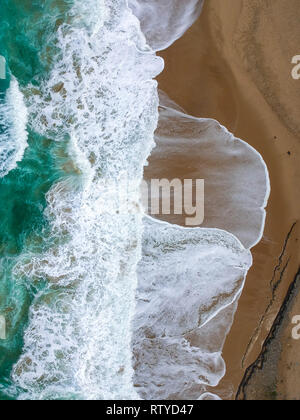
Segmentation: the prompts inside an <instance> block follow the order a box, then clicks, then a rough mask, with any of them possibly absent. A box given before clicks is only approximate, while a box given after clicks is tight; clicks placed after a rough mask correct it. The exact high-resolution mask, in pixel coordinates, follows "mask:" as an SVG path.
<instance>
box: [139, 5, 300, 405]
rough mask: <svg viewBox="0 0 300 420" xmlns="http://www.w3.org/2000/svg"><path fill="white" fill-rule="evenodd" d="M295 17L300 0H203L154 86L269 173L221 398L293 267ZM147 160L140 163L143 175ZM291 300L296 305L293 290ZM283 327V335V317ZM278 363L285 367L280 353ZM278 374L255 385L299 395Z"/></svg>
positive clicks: (242, 367) (251, 358) (232, 392)
mask: <svg viewBox="0 0 300 420" xmlns="http://www.w3.org/2000/svg"><path fill="white" fill-rule="evenodd" d="M299 19H300V8H299V0H251V1H247V0H208V1H206V2H205V5H204V9H203V12H202V15H201V16H200V18H199V19H198V21H197V22H196V23H195V24H194V25H193V26H192V27H191V28H190V29H189V31H188V32H187V33H186V34H185V35H184V36H183V37H182V38H181V39H179V40H178V41H177V42H176V43H175V44H173V45H172V46H171V47H169V48H168V49H167V50H165V51H163V52H161V53H160V55H161V56H162V57H163V58H164V60H165V63H166V68H165V71H164V72H163V73H162V74H161V75H160V76H159V79H158V80H159V87H160V89H161V90H163V91H164V92H166V93H167V94H168V96H169V97H170V98H172V100H174V101H175V102H176V103H177V104H178V105H180V106H181V107H182V108H183V109H184V110H185V111H186V112H187V113H188V114H191V115H194V116H197V117H202V118H213V119H216V120H217V121H219V122H220V123H221V124H222V125H224V126H225V127H226V128H227V129H228V130H230V131H231V132H232V133H233V134H234V135H235V136H236V137H238V138H241V139H243V140H245V141H246V142H247V143H249V144H250V145H251V146H253V147H254V148H255V149H256V150H257V151H258V152H259V153H261V155H262V156H263V158H264V160H265V162H266V164H267V166H268V169H269V172H270V181H271V189H272V191H271V196H270V200H269V204H268V207H267V220H266V227H265V232H264V235H263V238H262V241H261V242H260V243H259V244H258V245H257V246H256V247H255V248H253V250H252V251H253V257H254V264H253V267H252V269H251V270H250V272H249V274H248V277H247V282H246V286H245V288H244V292H243V295H242V297H241V299H240V302H239V307H238V311H237V313H236V317H235V321H234V324H233V327H232V329H231V332H230V333H229V335H228V337H227V341H226V344H225V348H224V358H225V362H226V365H227V373H226V375H225V377H224V379H223V380H222V382H221V383H220V385H219V386H218V387H217V389H214V390H212V392H214V393H217V394H218V395H219V396H220V397H222V398H223V399H234V398H235V397H236V394H237V391H238V388H239V385H240V383H241V381H242V379H243V377H244V374H245V371H246V369H247V368H248V367H249V366H250V365H251V364H252V363H253V362H255V360H257V358H258V356H259V354H260V352H261V350H262V346H263V343H264V342H265V340H266V337H267V336H268V334H269V333H270V330H271V328H272V325H273V323H274V320H275V318H276V316H277V314H278V312H279V310H280V308H281V305H282V303H283V301H284V299H285V298H286V295H287V293H288V290H289V286H290V285H291V283H292V282H293V281H294V278H295V276H296V273H297V272H298V269H299V263H300V259H299V229H300V227H299V210H300V206H299V201H300V200H299V181H300V173H299V166H300V165H299V151H300V150H299V148H300V119H299V106H300V80H294V79H293V78H292V75H291V71H292V68H293V64H291V60H292V58H293V57H294V56H295V55H298V54H300V45H299V41H300V26H299ZM153 159H155V157H152V158H150V159H149V166H148V167H147V168H146V170H145V177H146V178H149V179H150V178H151V168H152V167H154V166H155V161H154V160H153ZM170 159H172V157H170ZM168 167H172V162H171V163H170V162H169V164H168ZM167 175H168V174H166V177H168V176H167ZM178 175H180V174H178ZM181 175H184V174H181ZM199 176H200V177H201V175H200V174H199ZM220 211H221V210H220ZM298 300H299V298H298ZM295 302H296V303H294V304H293V305H294V306H293V308H294V309H293V310H294V311H295V307H296V308H297V307H298V308H299V314H300V304H299V302H297V296H296V298H295ZM295 305H296V306H295ZM286 329H287V331H286V332H285V334H286V335H287V336H289V329H292V326H291V324H290V323H289V322H287V325H286ZM285 345H289V346H294V348H293V354H294V356H293V357H298V358H299V362H300V357H299V354H300V351H299V350H300V342H299V341H295V340H292V341H290V340H288V339H286V340H283V341H282V342H281V346H282V348H283V351H282V357H283V358H284V357H287V358H288V357H290V354H291V352H285ZM296 347H297V349H298V350H297V349H295V348H296ZM297 355H298V356H297ZM294 362H295V361H294ZM287 363H289V362H288V361H287ZM295 363H296V362H295ZM277 365H278V364H277ZM277 365H276V369H277V368H278V371H279V370H280V369H281V370H282V369H285V368H284V366H285V362H284V360H283V362H282V358H281V364H280V366H279V365H278V366H277ZM284 375H285V379H284V380H281V384H280V387H281V388H280V391H279V394H277V390H275V391H272V390H271V391H270V390H264V389H263V390H262V395H263V397H264V395H265V399H268V396H270V395H271V396H273V397H274V396H276V395H281V397H282V398H283V397H284V398H286V399H289V398H291V399H292V398H293V399H295V398H297V397H298V399H300V391H299V392H298V395H295V392H294V385H295V381H296V382H297V381H298V382H299V375H298V379H297V380H296V379H295V377H294V376H295V375H297V373H296V371H294V376H293V371H291V370H289V371H286V372H285V373H284ZM298 382H297V383H298ZM291 384H293V386H291ZM275 385H276V386H277V384H275ZM283 388H284V389H283ZM298 389H299V386H298ZM292 390H293V391H292ZM268 392H269V394H268ZM270 392H271V394H270ZM263 397H262V399H264V398H263ZM248 398H249V399H251V397H250V396H248Z"/></svg>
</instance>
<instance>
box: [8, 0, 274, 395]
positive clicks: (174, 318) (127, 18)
mask: <svg viewBox="0 0 300 420" xmlns="http://www.w3.org/2000/svg"><path fill="white" fill-rule="evenodd" d="M65 3H66V5H65V6H66V7H65V8H64V10H63V12H62V11H61V10H59V13H58V12H57V11H55V8H54V7H53V14H52V15H51V16H52V19H53V21H54V22H55V25H54V26H53V27H54V28H55V31H49V32H47V36H46V37H45V39H44V40H43V41H44V42H45V45H46V47H45V50H44V51H43V53H42V54H40V58H41V59H43V60H44V63H45V66H44V69H45V68H46V71H44V72H43V73H41V74H38V75H34V77H33V78H32V79H31V78H30V77H28V78H27V79H28V80H25V81H24V80H23V83H22V86H20V85H19V83H18V81H17V76H14V75H12V76H11V80H10V86H9V88H8V89H7V91H6V94H5V96H4V100H3V104H2V105H0V117H1V118H3V121H5V122H6V126H7V129H6V130H4V134H3V135H2V137H1V136H0V174H1V176H2V177H3V179H4V180H5V181H3V182H6V183H7V185H10V183H13V180H14V178H13V177H14V174H15V173H16V172H15V171H18V170H19V171H23V172H21V174H23V173H25V174H28V172H29V170H28V168H27V167H26V166H24V168H23V167H22V166H20V164H18V162H21V161H22V164H23V165H26V164H27V165H30V164H33V163H34V162H35V163H34V165H36V167H37V168H40V166H38V165H37V164H36V161H34V160H33V158H32V156H31V155H30V151H32V149H33V148H34V147H36V148H37V150H38V152H39V153H40V154H41V155H42V156H43V159H44V161H45V162H46V163H47V164H46V167H47V165H50V163H49V155H50V154H51V160H50V162H51V165H52V166H53V167H54V169H53V172H54V175H53V174H52V175H51V176H50V175H49V174H48V173H47V174H44V172H43V171H46V170H45V169H43V170H41V173H40V174H39V173H38V172H36V173H35V175H36V177H37V178H42V177H43V176H45V177H46V178H47V183H46V184H45V185H46V187H44V186H43V189H42V190H41V189H40V188H37V190H34V196H36V195H37V194H40V195H41V196H42V197H45V200H44V201H45V202H43V199H42V198H41V199H40V202H38V204H37V209H38V211H39V212H40V217H41V220H43V222H42V223H41V222H39V224H38V226H39V228H36V230H35V232H34V234H31V235H28V236H26V238H25V239H24V241H23V242H22V247H20V251H19V250H18V252H17V251H16V250H14V252H11V251H10V253H7V254H5V255H4V254H3V255H4V256H2V262H1V272H2V275H3V280H2V284H1V282H0V291H1V293H4V294H5V293H6V294H7V298H6V300H3V302H2V301H0V309H1V310H5V311H6V313H7V314H8V318H9V320H10V325H13V326H14V328H11V329H9V328H8V330H11V333H10V332H9V337H8V340H7V343H4V344H3V345H2V343H0V364H1V361H2V363H3V364H4V363H7V366H9V367H5V369H3V372H1V376H0V391H1V395H6V396H7V397H8V398H12V399H21V400H24V399H33V400H39V399H40V400H43V399H52V400H53V399H83V400H99V399H120V400H122V399H123V400H126V399H139V398H145V399H168V398H182V399H185V398H186V399H190V398H196V399H218V397H217V396H215V395H213V394H211V393H208V392H207V387H208V386H210V387H214V386H216V385H217V384H218V383H219V381H220V380H221V378H222V377H223V376H224V374H225V371H226V367H225V363H224V361H223V359H222V348H223V345H224V342H225V339H226V335H227V334H228V331H229V330H230V327H231V325H232V322H233V317H234V313H235V310H236V307H237V302H238V299H239V296H240V294H241V292H242V290H243V286H244V282H245V278H246V275H247V272H248V270H249V268H250V267H251V264H252V256H251V252H250V248H251V247H252V246H253V245H254V244H256V243H257V242H258V241H259V240H260V238H261V236H262V232H263V226H264V222H265V206H266V203H267V198H268V195H269V192H270V185H269V179H268V172H267V168H266V166H265V164H264V162H263V160H262V158H261V156H260V155H259V154H258V153H257V152H256V151H254V150H253V149H252V148H250V146H248V145H247V144H246V143H245V142H243V141H242V140H240V139H236V138H235V137H234V136H233V135H231V134H230V133H228V131H227V130H226V128H224V127H222V126H220V125H219V124H218V123H217V122H216V121H213V120H205V119H196V118H194V117H192V116H188V115H187V114H186V113H185V112H184V110H182V109H181V108H179V107H178V106H177V105H176V104H175V103H173V102H172V100H171V99H169V98H167V97H166V96H165V95H163V94H161V95H160V99H159V94H158V87H157V82H156V81H155V80H154V79H155V77H156V76H157V75H158V74H159V73H160V72H162V71H163V67H164V63H163V60H162V59H161V58H160V57H158V56H157V55H156V52H157V51H159V50H161V49H164V48H167V47H168V46H169V45H171V44H172V43H173V42H174V41H175V40H176V39H178V38H179V37H180V36H182V34H183V33H184V32H185V31H186V30H187V29H188V27H189V26H191V24H192V23H193V22H194V21H195V20H196V19H197V18H198V16H199V15H200V13H201V9H202V5H203V2H202V1H195V0H191V1H189V2H187V4H186V8H184V10H183V6H182V2H180V1H175V2H174V4H175V3H176V5H175V6H176V7H175V6H174V4H173V3H172V2H170V1H168V7H165V8H163V9H161V8H160V7H158V2H157V1H154V0H153V1H147V2H142V1H137V0H130V1H129V2H127V1H125V0H87V1H85V2H81V1H79V0H75V1H74V2H71V1H66V2H65ZM171 3H172V4H173V6H174V7H173V8H172V7H171ZM47 6H48V7H49V8H50V10H52V9H51V6H52V3H51V1H49V2H47ZM154 11H155V13H154ZM171 11H172V12H171ZM42 13H43V11H40V10H39V11H38V12H37V14H36V19H37V23H39V22H40V21H39V19H41V17H40V16H41V15H42ZM162 15H163V16H164V17H165V22H167V24H166V25H165V26H164V28H165V30H164V31H162V30H161V29H160V31H158V26H160V25H159V23H160V22H161V21H160V20H159V16H160V17H161V16H162ZM149 16H151V19H152V20H151V19H150V18H149ZM48 29H49V28H48ZM8 62H9V60H8ZM16 109H17V110H18V111H16ZM4 115H5V117H4ZM17 115H19V116H21V118H17ZM2 116H3V117H2ZM155 133H156V134H155ZM32 138H33V139H34V140H32ZM41 139H42V140H41ZM209 139H213V140H212V141H211V142H209ZM189 141H190V142H191V144H192V146H191V147H195V151H196V150H197V153H198V154H196V155H195V156H196V160H197V161H198V160H200V159H201V158H202V159H209V160H211V159H215V161H216V175H214V176H215V177H216V178H214V180H213V181H211V184H212V185H216V182H219V187H218V189H217V195H215V196H213V192H212V190H211V191H210V190H209V200H210V201H211V203H212V207H213V206H214V207H216V206H220V207H221V206H222V207H224V205H227V206H228V211H227V212H226V214H227V217H226V218H225V220H224V219H222V220H220V219H219V218H218V217H214V216H213V215H210V214H209V216H208V217H209V223H210V225H209V226H205V227H203V228H183V227H180V226H177V225H171V224H169V223H165V222H162V221H158V220H155V219H152V218H150V217H148V216H145V214H144V212H143V209H142V206H141V197H140V184H141V182H142V180H143V173H144V167H145V165H146V164H147V159H148V158H149V156H150V155H151V153H153V154H154V155H155V153H156V150H157V149H156V148H157V147H158V145H160V144H162V147H163V148H164V149H163V153H164V154H165V156H168V153H169V152H170V147H172V148H173V151H174V150H175V151H177V153H179V154H181V153H183V154H184V145H186V144H187V142H189ZM43 145H46V147H48V149H49V150H48V154H49V155H47V157H45V156H44V153H45V152H44V150H43V151H40V148H42V147H44V146H43ZM49 145H51V147H50V146H49ZM201 147H202V150H203V155H202V152H201ZM26 153H27V154H26ZM39 156H40V155H39ZM221 156H223V158H221ZM232 156H235V158H236V159H237V164H236V166H235V167H231V166H230V164H229V161H230V158H231V157H232ZM219 158H220V160H221V161H222V165H221V166H219V167H217V163H218V159H219ZM47 159H48V160H47ZM53 162H54V163H53ZM52 166H51V167H52ZM249 174H255V176H254V177H252V180H253V184H252V185H250V186H249V190H251V191H253V185H259V188H258V189H257V192H255V193H252V194H251V195H250V196H249V191H247V190H244V189H243V188H241V187H240V186H241V182H243V179H241V176H242V177H244V179H247V177H248V176H249ZM205 176H206V177H207V178H208V179H212V177H213V175H212V174H211V173H210V172H208V173H207V174H205ZM10 177H11V178H10ZM124 177H126V178H127V179H129V180H130V188H129V189H127V190H125V191H124V197H122V200H120V199H119V197H118V196H117V195H116V191H115V190H114V189H113V188H111V185H112V184H113V183H115V184H116V185H117V184H120V183H122V181H123V180H124ZM158 177H159V175H158ZM187 178H189V176H187ZM24 179H25V180H26V177H25V178H24ZM215 179H217V181H216V180H215ZM106 181H109V182H106ZM14 182H15V181H14ZM208 182H209V181H208ZM222 182H223V183H224V184H222ZM224 185H226V186H228V185H231V190H230V196H231V197H232V200H231V201H229V202H228V201H226V203H224V202H223V201H222V199H223V198H222V194H221V193H220V191H221V190H222V189H223V188H224ZM32 189H33V186H32ZM44 190H45V191H44ZM40 195H38V197H40ZM246 197H247V200H244V199H243V198H246ZM124 200H125V201H126V202H127V203H129V208H132V209H135V211H132V212H130V213H127V214H126V213H125V214H124V212H123V211H122V208H121V207H122V205H123V203H124ZM231 209H234V212H233V213H231ZM38 220H39V219H38ZM23 236H24V235H23ZM0 250H1V248H0ZM1 287H2V288H1ZM8 290H10V292H8ZM21 301H22V305H21V307H20V306H19V307H18V304H19V303H20V302H21ZM12 302H13V303H12ZM10 308H13V309H10ZM14 308H15V309H14ZM14 311H15V312H14ZM21 320H22V321H21ZM13 330H15V331H17V330H18V340H19V341H18V342H17V339H16V338H15V337H16V336H13ZM20 337H21V339H20ZM20 343H21V344H20ZM12 349H13V350H12ZM16 349H17V350H16ZM9 351H11V353H13V355H12V356H11V360H13V363H11V365H9V363H8V362H6V359H5V354H4V353H5V352H9Z"/></svg>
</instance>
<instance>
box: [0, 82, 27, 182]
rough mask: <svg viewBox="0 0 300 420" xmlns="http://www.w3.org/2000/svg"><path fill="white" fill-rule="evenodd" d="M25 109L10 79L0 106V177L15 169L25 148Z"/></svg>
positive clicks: (18, 89)
mask: <svg viewBox="0 0 300 420" xmlns="http://www.w3.org/2000/svg"><path fill="white" fill-rule="evenodd" d="M27 120H28V114H27V108H26V106H25V103H24V97H23V94H22V93H21V91H20V88H19V84H18V82H17V80H16V79H15V78H12V80H11V82H10V86H9V88H8V89H7V91H6V94H5V99H4V102H3V103H2V104H0V121H1V126H2V127H1V133H0V177H4V176H5V175H7V174H8V173H9V172H10V171H11V170H13V169H15V168H16V166H17V163H18V162H20V161H21V160H22V158H23V156H24V152H25V149H26V148H27V146H28V144H27V137H28V133H27V129H26V127H27Z"/></svg>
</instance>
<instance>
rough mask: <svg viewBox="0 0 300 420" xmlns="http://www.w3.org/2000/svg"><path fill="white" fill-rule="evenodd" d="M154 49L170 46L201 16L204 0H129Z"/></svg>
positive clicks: (159, 49)
mask: <svg viewBox="0 0 300 420" xmlns="http://www.w3.org/2000/svg"><path fill="white" fill-rule="evenodd" d="M128 3H129V6H130V7H131V8H132V10H133V12H134V14H135V15H136V16H137V17H138V18H139V20H140V22H141V28H142V31H143V33H144V34H145V36H146V39H147V42H148V44H149V45H150V46H151V47H152V49H153V50H154V51H161V50H164V49H166V48H168V47H169V46H170V45H171V44H173V43H174V42H175V41H176V40H177V39H179V38H180V37H181V36H182V35H183V34H184V33H185V32H186V31H187V30H188V29H189V27H190V26H192V24H193V23H194V22H195V21H196V20H197V19H198V17H199V16H200V13H201V10H202V6H203V3H204V1H203V0H184V1H183V0H129V1H128Z"/></svg>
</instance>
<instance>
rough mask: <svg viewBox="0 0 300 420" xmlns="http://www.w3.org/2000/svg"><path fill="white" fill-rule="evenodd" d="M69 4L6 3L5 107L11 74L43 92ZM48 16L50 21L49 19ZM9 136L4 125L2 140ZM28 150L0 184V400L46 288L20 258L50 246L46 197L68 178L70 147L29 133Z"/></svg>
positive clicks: (1, 43) (1, 95)
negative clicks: (0, 326) (22, 268)
mask: <svg viewBox="0 0 300 420" xmlns="http://www.w3.org/2000/svg"><path fill="white" fill-rule="evenodd" d="M67 4H68V2H60V1H32V0H28V1H25V0H23V1H20V0H17V1H15V0H3V1H2V2H1V15H0V54H1V55H2V56H4V57H5V58H6V62H7V69H6V73H7V78H6V80H1V81H0V103H3V102H4V101H5V93H6V91H7V89H8V88H9V85H10V83H11V78H12V74H13V75H14V76H15V77H16V79H17V80H18V82H19V84H20V86H21V88H24V87H26V86H27V85H28V84H29V83H32V84H33V85H36V86H38V84H39V82H40V80H41V79H43V77H44V76H45V75H46V74H47V72H48V71H49V68H51V65H52V57H53V54H55V45H53V43H52V39H51V38H52V37H51V36H50V35H49V34H51V33H54V30H55V27H56V26H57V25H58V24H59V22H60V19H63V16H64V13H65V11H66V10H67ZM45 16H46V18H45ZM5 130H7V127H5V126H4V125H3V124H1V125H0V135H1V134H3V133H4V131H5ZM27 141H28V147H27V149H26V151H25V154H24V158H23V160H22V161H21V162H20V163H19V164H18V166H17V168H15V169H13V170H11V171H10V173H9V174H8V175H6V176H5V177H2V178H0V314H1V315H3V316H5V320H6V329H7V337H6V340H1V341H0V398H1V399H7V398H14V397H16V396H17V391H16V390H15V389H14V388H11V383H10V373H11V369H12V366H13V364H14V363H15V362H16V361H17V360H18V358H19V356H20V354H21V351H22V346H23V333H24V328H25V327H26V325H27V320H28V309H29V307H30V303H31V301H32V298H33V296H34V295H35V294H36V293H37V290H38V289H41V288H42V287H43V282H39V284H38V285H34V284H29V283H28V279H26V278H21V277H20V276H16V275H14V273H13V268H14V266H15V265H16V263H17V261H18V260H19V259H20V258H23V257H24V256H26V254H29V253H35V252H41V251H42V250H43V249H45V248H47V247H48V246H49V243H48V241H47V238H48V229H49V227H48V221H47V219H46V218H45V216H44V210H45V207H46V199H45V194H46V193H47V192H48V191H49V189H50V188H51V186H52V185H53V184H54V183H55V182H57V180H59V179H61V178H63V177H64V170H63V165H64V162H65V160H66V159H67V155H66V152H65V150H66V144H64V143H59V144H58V143H56V142H55V141H54V139H52V138H47V137H42V136H41V135H39V134H38V133H36V132H34V131H33V130H31V129H30V128H28V139H27Z"/></svg>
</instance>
